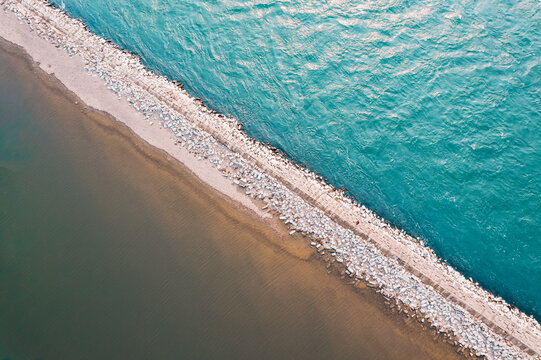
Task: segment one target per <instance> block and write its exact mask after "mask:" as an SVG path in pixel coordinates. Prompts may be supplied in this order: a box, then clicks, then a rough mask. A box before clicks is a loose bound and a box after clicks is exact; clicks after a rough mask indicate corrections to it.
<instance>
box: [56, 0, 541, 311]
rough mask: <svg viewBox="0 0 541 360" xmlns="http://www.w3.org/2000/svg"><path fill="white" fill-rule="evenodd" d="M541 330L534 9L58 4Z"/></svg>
mask: <svg viewBox="0 0 541 360" xmlns="http://www.w3.org/2000/svg"><path fill="white" fill-rule="evenodd" d="M52 3H54V4H55V5H57V6H59V7H63V8H65V10H66V11H68V12H69V13H70V14H72V15H73V16H75V17H79V18H81V19H82V20H83V21H84V22H85V23H86V24H87V25H88V26H89V28H90V29H91V30H92V31H94V32H96V33H97V34H99V35H102V36H104V37H106V38H110V39H112V40H113V41H114V42H116V43H117V44H119V45H120V46H121V47H123V48H125V49H127V50H130V51H132V52H134V53H135V54H137V55H139V56H140V57H141V58H142V60H143V62H144V63H145V64H146V65H147V66H148V67H149V68H151V69H152V70H154V71H155V72H157V73H159V74H163V75H166V76H167V77H169V78H170V79H174V80H177V81H180V82H182V83H183V84H184V85H185V88H186V89H187V90H188V92H189V93H190V94H192V95H193V96H197V97H200V98H201V99H203V101H204V102H205V103H206V104H207V105H208V106H209V107H211V108H213V109H214V110H216V111H218V112H221V113H224V114H228V115H232V116H234V117H236V118H237V119H239V121H241V122H242V123H243V124H244V126H245V128H246V130H247V132H248V133H249V134H250V135H251V136H253V137H255V138H257V139H258V140H260V141H262V142H269V143H271V144H272V145H274V146H276V147H278V148H280V149H281V150H282V151H284V152H285V153H287V154H288V156H290V157H291V158H292V159H294V160H295V161H296V162H298V163H301V164H303V165H305V166H307V167H308V168H310V169H312V170H313V171H315V172H318V173H320V174H322V175H323V176H324V177H325V178H327V179H328V180H329V181H330V182H331V183H332V184H334V185H335V186H336V187H339V188H342V187H344V188H345V189H347V191H348V192H349V193H350V194H351V196H353V197H354V198H355V199H356V200H358V201H359V202H361V203H363V204H364V205H366V206H367V207H368V208H370V209H372V210H374V211H375V212H376V213H377V214H378V215H380V216H382V217H384V218H385V219H387V220H388V221H390V222H391V223H392V224H394V225H396V226H398V227H401V228H404V229H405V230H407V231H408V232H409V233H410V234H412V235H414V236H419V237H420V238H421V239H423V240H424V241H425V242H426V243H427V244H428V245H429V246H430V247H432V248H433V249H434V250H435V251H436V252H437V253H438V255H439V256H441V257H442V258H443V259H445V260H446V261H448V262H449V263H450V264H451V265H453V266H454V267H455V268H457V269H458V270H459V271H461V272H463V273H464V274H465V275H466V276H468V277H469V276H471V277H472V278H473V279H474V280H475V281H478V282H479V283H480V284H481V285H482V286H484V287H485V288H487V289H488V290H490V291H492V292H494V293H495V294H497V295H500V296H502V297H504V298H505V299H506V300H507V301H509V302H510V303H512V304H514V305H517V306H518V307H519V308H520V309H522V310H523V311H525V312H526V313H527V314H533V315H534V316H535V317H536V318H537V319H538V320H539V319H541V297H540V296H539V294H541V281H540V279H541V239H540V237H539V230H540V226H539V224H540V223H541V195H540V194H541V180H540V179H541V95H540V93H541V92H540V89H541V87H540V80H541V66H540V61H541V35H540V34H541V32H539V29H541V5H540V3H539V2H538V1H535V0H522V1H490V0H475V1H468V2H463V1H456V0H452V1H443V0H428V1H400V0H394V1H393V0H376V1H358V0H351V1H340V0H337V1H322V0H310V1H270V0H256V1H234V0H214V1H209V0H204V1H203V0H162V1H156V0H118V1H114V2H111V1H106V0H93V1H90V2H89V1H84V0H63V1H61V0H53V1H52Z"/></svg>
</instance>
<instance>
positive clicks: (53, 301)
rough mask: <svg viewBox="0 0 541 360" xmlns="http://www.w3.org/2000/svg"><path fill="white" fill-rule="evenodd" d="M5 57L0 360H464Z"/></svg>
mask: <svg viewBox="0 0 541 360" xmlns="http://www.w3.org/2000/svg"><path fill="white" fill-rule="evenodd" d="M286 235H287V232H286V231H285V229H282V228H280V227H279V226H278V227H276V226H275V227H274V228H273V227H272V226H270V225H269V224H268V223H266V222H263V221H262V220H261V219H258V218H255V217H252V216H251V215H250V214H248V213H246V212H244V211H243V210H240V209H237V208H236V206H235V205H234V204H232V203H231V202H229V201H227V200H225V199H223V198H222V197H220V196H218V195H217V194H215V193H214V192H213V191H212V190H211V189H210V188H209V187H208V186H206V185H204V184H201V183H200V182H199V181H198V180H197V179H195V178H194V177H193V176H192V175H191V174H189V173H188V172H187V171H185V170H184V169H183V168H182V167H181V166H179V165H178V164H175V163H173V162H171V161H169V160H167V159H166V157H165V156H164V155H163V154H162V153H161V152H160V151H157V150H155V149H151V148H150V147H148V146H147V145H145V144H143V143H141V142H140V141H139V140H138V139H136V138H135V137H134V136H133V135H132V134H131V133H130V131H129V130H127V129H125V128H124V127H121V126H119V125H118V124H116V123H114V122H113V121H112V120H111V119H110V118H109V117H107V116H105V115H103V114H99V113H97V112H94V111H92V110H90V109H86V108H85V107H84V105H83V104H78V103H76V99H75V98H74V97H73V96H72V95H70V94H68V93H66V92H65V91H64V89H63V88H62V87H61V86H59V85H58V84H57V83H56V82H54V81H52V79H50V78H48V77H47V76H46V75H44V73H42V72H41V71H36V70H35V69H33V67H32V64H31V63H30V62H29V61H28V60H26V59H25V58H23V56H22V53H21V51H20V50H16V49H14V48H13V47H11V46H8V44H6V43H1V46H0V358H1V359H98V358H101V359H150V358H153V359H455V358H458V355H457V354H456V352H455V350H454V348H452V347H451V346H450V345H447V344H444V343H442V342H439V341H436V340H434V339H433V337H432V335H431V332H430V331H425V330H421V328H420V327H419V326H418V325H417V324H415V323H412V322H411V321H410V320H408V319H406V318H405V317H403V316H401V315H396V314H393V313H391V312H390V311H389V310H387V309H386V307H385V305H384V304H383V301H382V299H381V298H380V297H379V295H376V294H374V293H372V292H371V290H370V289H364V290H356V289H354V288H353V287H352V286H348V285H346V284H345V282H344V281H343V280H341V279H339V278H338V277H337V276H335V275H333V274H329V272H328V270H327V269H326V267H325V264H324V263H323V262H322V261H321V260H320V259H319V258H318V256H316V255H315V254H314V252H313V250H312V249H311V248H310V247H309V246H308V245H307V240H306V239H302V238H296V239H292V238H290V237H288V236H286Z"/></svg>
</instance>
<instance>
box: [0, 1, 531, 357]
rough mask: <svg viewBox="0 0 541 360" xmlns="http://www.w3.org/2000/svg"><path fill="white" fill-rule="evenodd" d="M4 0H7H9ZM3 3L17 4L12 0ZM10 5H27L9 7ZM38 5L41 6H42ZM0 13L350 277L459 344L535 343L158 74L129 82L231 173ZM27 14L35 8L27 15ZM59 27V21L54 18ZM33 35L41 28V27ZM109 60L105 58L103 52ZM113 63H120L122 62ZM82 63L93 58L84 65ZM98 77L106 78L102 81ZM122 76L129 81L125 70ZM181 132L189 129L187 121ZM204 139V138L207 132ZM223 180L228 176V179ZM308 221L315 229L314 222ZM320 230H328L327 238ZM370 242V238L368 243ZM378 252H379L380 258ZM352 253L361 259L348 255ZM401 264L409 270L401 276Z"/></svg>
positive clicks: (150, 135) (91, 92) (35, 53)
mask: <svg viewBox="0 0 541 360" xmlns="http://www.w3.org/2000/svg"><path fill="white" fill-rule="evenodd" d="M5 2H6V3H10V4H11V3H12V2H11V1H5ZM1 3H2V2H1V1H0V4H1ZM13 3H14V4H16V5H17V4H19V3H18V2H13ZM34 5H36V6H38V7H39V6H43V4H42V3H40V2H36V3H35V4H34ZM19 9H23V10H24V9H28V8H27V7H19ZM42 10H44V11H45V9H42ZM24 11H27V10H24ZM0 14H2V15H0V16H2V21H0V36H2V37H4V38H6V39H8V40H10V41H12V42H14V43H16V44H18V45H20V46H22V47H23V48H25V49H26V50H27V51H28V53H29V54H30V56H31V57H32V58H33V59H34V60H35V61H36V62H38V63H39V64H40V65H39V66H40V67H41V68H42V69H43V70H45V71H46V72H48V73H50V74H54V75H55V76H56V77H57V78H58V79H59V80H60V81H61V82H62V83H63V84H64V85H65V86H66V87H67V88H69V89H70V90H72V91H74V92H75V93H76V94H77V95H78V96H79V97H80V98H81V99H82V100H83V101H84V102H85V103H87V104H88V105H89V106H92V107H95V108H97V109H100V110H103V111H106V112H108V113H110V114H111V115H113V116H114V117H115V118H116V119H118V120H119V121H122V122H123V123H125V124H126V125H127V126H129V127H130V128H131V129H133V131H134V132H135V133H137V134H138V135H139V136H140V137H141V138H142V139H144V140H145V141H147V142H148V143H149V144H151V145H154V146H156V147H158V148H161V149H163V150H165V151H166V152H167V154H169V155H170V156H172V157H173V158H176V159H177V160H180V161H181V162H182V163H184V164H185V166H186V167H188V168H189V169H190V170H191V171H192V172H193V173H194V174H196V175H197V176H198V177H199V178H200V179H202V180H203V181H205V182H206V183H208V184H210V185H211V186H212V187H214V188H215V189H217V190H219V191H220V192H221V193H223V194H225V195H226V196H228V197H229V198H231V199H233V200H234V201H236V202H237V203H240V204H242V206H244V207H245V208H247V209H249V210H250V211H252V212H254V213H256V214H258V215H260V216H262V217H268V216H269V214H268V213H267V212H266V211H263V210H261V209H260V207H259V206H258V204H257V202H255V201H254V200H253V198H254V197H256V198H260V199H262V200H265V201H266V204H267V206H268V204H272V205H273V206H275V208H274V210H275V211H278V212H279V213H280V211H282V213H280V214H281V218H282V220H284V221H286V223H289V224H290V225H291V226H292V227H293V228H294V230H299V231H303V232H305V233H307V234H311V235H312V237H314V240H317V241H318V242H320V243H314V245H316V246H317V248H318V249H321V250H322V251H324V250H323V249H326V251H330V252H331V253H333V252H334V253H333V255H335V256H336V257H337V259H339V260H340V261H341V262H345V263H346V265H347V267H348V272H349V274H351V275H352V276H354V277H357V278H358V279H359V280H368V281H369V282H373V284H374V286H377V287H380V291H381V292H382V293H383V294H385V295H387V296H389V297H392V298H395V299H396V301H397V302H399V303H404V304H406V305H408V306H410V307H415V308H418V310H419V312H420V313H421V314H422V316H426V317H427V318H428V319H430V320H431V321H432V322H433V323H434V324H435V325H437V327H438V328H439V329H441V330H445V331H449V332H452V333H453V334H454V336H455V337H456V338H457V339H458V340H459V342H460V343H461V344H462V345H464V346H467V347H470V348H472V349H474V350H475V351H478V352H479V353H481V354H484V355H486V356H489V357H495V358H497V357H502V358H513V357H528V355H527V353H529V354H530V355H533V354H535V353H536V352H537V353H539V352H540V350H539V349H540V348H541V344H540V341H539V334H540V333H541V332H540V328H539V324H537V323H536V322H535V321H534V320H533V319H531V318H526V317H525V316H524V314H521V313H520V312H518V310H516V309H509V307H508V305H507V304H505V302H503V301H501V299H495V298H494V297H493V296H491V294H489V293H487V292H485V291H484V290H482V289H480V288H478V287H476V286H475V284H473V283H472V282H469V281H467V280H466V279H464V278H463V277H462V276H461V275H460V274H458V273H457V272H456V271H454V270H453V269H451V268H449V267H447V266H445V265H443V264H441V263H439V262H438V261H437V259H436V258H435V256H434V254H433V253H432V252H430V251H429V250H428V249H427V248H424V247H423V246H422V244H421V245H419V244H418V243H416V242H414V241H413V239H411V238H409V237H408V236H407V235H405V234H403V233H402V232H400V231H398V230H396V229H390V228H389V227H388V226H386V224H385V223H384V222H381V221H380V220H379V219H377V218H376V217H374V216H373V214H371V213H370V212H367V211H366V209H364V208H362V207H359V206H357V205H356V204H354V203H352V202H351V201H350V200H349V199H347V198H344V197H343V196H341V195H340V194H338V193H336V192H334V190H333V189H332V188H331V187H328V186H326V185H324V184H321V183H320V182H319V181H318V179H317V178H315V177H313V176H311V174H310V173H307V172H305V171H304V170H303V169H299V168H297V167H295V166H294V165H292V164H290V163H288V162H287V161H283V159H281V158H280V157H279V156H278V157H276V158H275V157H273V155H272V152H271V151H270V150H269V149H266V148H264V147H263V148H262V147H260V146H259V145H257V144H256V143H254V145H253V146H252V145H250V144H251V142H250V139H245V138H243V135H242V134H240V135H239V134H237V133H235V131H234V129H233V132H232V133H229V132H228V130H227V129H229V127H230V125H231V124H233V122H230V121H226V122H225V123H220V122H219V119H220V118H219V116H207V115H204V116H203V115H202V114H204V112H201V111H202V110H200V109H198V108H194V107H193V104H192V103H191V102H190V101H192V100H191V99H188V98H184V97H183V96H185V95H184V94H182V93H180V94H177V93H175V91H174V90H172V89H171V88H169V87H167V86H168V85H167V84H166V83H164V80H163V79H158V78H156V79H153V78H152V77H147V76H146V75H145V76H142V77H137V76H135V77H134V79H137V82H139V85H137V86H142V87H143V88H145V91H147V92H148V94H150V96H154V98H155V99H158V101H165V102H168V101H170V102H172V104H171V106H172V110H171V111H172V112H174V111H179V112H180V113H183V116H185V117H186V118H187V120H188V121H191V120H194V119H195V120H194V121H195V123H196V124H199V125H200V126H201V127H202V128H203V129H204V130H207V131H208V132H210V133H211V134H214V135H216V136H218V139H219V140H220V141H222V142H223V144H226V145H227V146H226V148H227V147H228V148H229V149H225V150H224V154H226V153H227V151H231V150H235V151H237V152H239V151H240V154H241V155H242V156H243V157H244V159H243V160H242V161H238V163H235V165H234V166H237V165H238V166H239V167H240V168H241V171H240V173H241V174H240V175H238V174H236V175H235V176H232V175H231V173H227V174H226V175H227V176H226V177H224V176H222V172H224V168H223V167H221V162H219V161H221V160H217V161H218V162H219V164H218V165H217V164H216V163H214V164H212V163H209V162H208V161H206V160H205V159H204V158H205V157H207V155H208V152H205V151H201V150H200V149H195V150H192V147H193V139H192V138H189V139H188V140H187V141H184V144H185V145H186V144H187V145H190V146H189V147H188V146H187V147H182V146H179V145H178V144H177V140H178V138H179V134H178V133H174V134H173V133H172V132H171V131H169V130H168V129H165V128H163V127H161V126H160V125H161V123H160V122H159V119H155V118H154V117H152V118H149V116H148V111H146V109H143V113H145V112H146V113H147V116H144V115H143V114H142V113H141V112H138V111H135V110H134V108H133V106H130V105H134V104H133V102H130V98H129V97H130V93H129V92H128V93H127V96H124V97H120V96H119V97H117V96H116V95H115V94H113V93H112V92H110V91H109V90H110V89H109V88H111V89H112V90H113V91H115V92H117V93H118V94H121V93H123V92H124V95H126V88H125V87H124V86H125V85H123V83H121V82H117V81H116V80H114V79H113V80H114V81H112V82H111V81H109V80H110V79H111V77H110V74H107V73H106V71H105V70H104V68H99V69H98V68H97V67H96V66H98V67H99V66H100V64H98V65H96V66H95V65H92V64H90V65H89V63H88V59H87V60H85V61H83V58H82V57H79V56H69V55H68V53H66V51H68V52H75V53H77V51H83V52H84V51H86V50H81V49H77V50H74V49H71V48H69V47H67V46H66V45H65V44H63V43H58V45H57V46H56V47H55V46H54V45H52V44H51V43H50V42H49V41H46V40H44V39H42V38H40V37H39V36H36V34H35V32H34V33H31V32H29V31H28V28H27V25H25V24H19V23H18V21H17V19H16V17H15V16H14V15H13V14H10V13H3V12H0ZM19 15H21V13H20V14H19ZM27 15H28V14H27ZM29 16H34V17H35V16H36V14H32V15H29ZM55 16H57V15H55ZM62 16H64V15H61V16H60V17H59V18H58V19H62V20H61V21H60V22H63V21H66V22H69V19H68V18H67V17H66V18H65V19H64V18H62ZM58 19H57V20H58ZM55 21H56V20H55ZM66 24H67V23H66ZM34 25H35V24H34ZM60 26H63V25H62V24H60ZM65 26H67V27H69V26H82V25H77V24H70V25H65ZM41 35H42V37H43V36H44V34H43V33H42V34H41ZM55 36H57V35H54V34H53V35H49V34H45V37H49V40H54V39H55ZM85 36H90V35H88V34H87V33H85V32H84V31H78V33H77V34H76V35H75V34H74V37H77V38H81V37H83V38H84V37H85ZM88 39H90V37H89V38H88ZM90 43H91V41H90V40H89V44H90ZM103 46H104V48H103V49H106V51H105V52H103V51H102V55H103V59H102V60H104V61H105V62H106V61H108V56H109V54H113V53H115V51H118V50H115V49H114V48H108V47H107V46H108V45H106V44H104V45H103ZM72 50H73V51H72ZM100 51H101V50H100ZM114 59H117V57H115V58H114ZM109 60H111V61H113V58H110V59H109ZM118 65H120V66H121V67H122V66H123V65H122V64H117V66H118ZM89 66H90V67H92V66H94V67H93V68H91V69H89ZM130 66H131V65H130ZM130 66H128V67H127V69H126V71H127V73H129V72H130V71H132V70H131V69H130ZM85 68H86V69H88V70H90V71H94V72H95V73H98V74H100V77H101V78H100V77H93V76H91V75H90V73H88V72H86V71H85ZM117 70H118V69H117ZM104 71H105V72H104ZM134 74H135V73H134ZM103 79H106V80H107V79H109V80H108V84H107V85H106V83H105V82H104V81H103ZM127 81H130V80H129V79H127ZM141 81H147V82H148V85H144V83H143V84H142V85H141ZM162 83H163V84H165V85H164V86H165V88H164V89H160V86H162V85H163V84H162ZM173 89H174V86H173ZM157 93H158V94H159V95H157ZM163 94H167V98H165V99H163V98H161V97H162V96H163ZM179 96H180V97H179ZM126 99H127V100H128V101H126ZM192 102H193V101H192ZM210 114H211V113H210ZM150 115H151V116H154V115H152V111H150ZM149 119H150V121H149ZM162 119H163V117H162ZM152 120H154V122H155V123H153V121H152ZM169 120H170V117H169V114H166V117H165V120H164V121H163V123H162V124H165V125H167V124H168V123H170V121H169ZM224 121H225V120H224ZM220 126H222V128H220ZM224 126H225V127H224ZM215 127H216V128H215ZM217 129H225V130H226V131H222V132H221V133H220V131H221V130H217ZM189 131H190V133H189V134H190V136H192V135H193V134H194V132H193V130H192V129H190V130H189ZM216 131H218V133H216ZM175 135H176V136H175ZM220 135H222V136H220ZM206 136H208V134H207V135H204V136H203V138H201V136H200V135H199V134H195V138H196V139H199V140H198V142H197V144H204V145H205V146H207V145H206V143H205V141H207V140H208V139H207V138H206ZM224 136H225V137H224ZM210 142H211V143H212V141H210ZM214 143H215V142H214ZM220 146H223V145H222V144H219V143H217V144H216V149H221V148H220ZM214 150H215V149H214ZM214 150H213V151H214ZM198 151H199V152H198ZM194 154H195V156H194ZM227 156H229V155H226V157H227ZM222 159H223V158H222ZM244 160H246V161H247V162H248V163H249V162H250V161H251V162H252V163H251V165H249V166H250V169H252V168H254V169H255V168H259V170H256V172H255V175H254V172H253V171H252V170H250V171H251V172H250V171H248V172H247V171H244V170H245V169H244V167H246V166H247V165H246V163H245V162H244ZM253 166H255V167H253ZM220 170H222V171H220ZM226 172H227V169H226ZM269 174H270V175H271V176H273V177H274V180H272V179H270V178H268V176H267V175H269ZM261 177H263V178H265V179H264V180H265V181H267V179H269V180H268V181H270V182H272V181H276V180H278V181H281V183H282V184H284V185H285V188H283V189H282V187H281V186H282V185H279V189H280V191H283V192H284V194H286V195H284V196H285V197H286V198H287V196H290V197H291V196H297V198H294V199H293V202H290V203H292V204H294V206H293V207H292V206H291V205H290V206H289V208H284V207H283V203H276V201H275V200H274V199H272V197H270V196H269V194H268V189H265V188H261V187H258V186H257V181H258V180H260V178H261ZM232 180H234V181H233V182H232ZM269 184H270V183H269ZM272 184H274V183H272ZM272 186H276V185H272ZM239 187H240V188H248V189H249V192H250V193H249V195H250V194H251V195H252V197H248V196H246V195H245V194H246V193H245V192H244V191H241V190H239ZM299 197H300V198H299ZM301 198H302V199H301ZM267 200H268V201H267ZM288 201H289V200H288ZM303 201H306V203H308V204H311V205H313V206H314V207H315V208H314V209H315V210H310V209H308V208H307V207H306V205H305V203H304V202H303ZM295 204H296V205H295ZM295 206H296V207H295ZM293 208H294V209H297V210H298V209H299V208H300V209H302V212H303V213H302V214H300V215H299V214H298V213H299V211H293V213H292V211H291V209H293ZM310 211H312V212H313V214H312V215H310V214H311V213H310ZM318 211H319V213H318ZM326 216H328V217H329V220H325V221H323V224H313V223H310V221H311V220H313V219H319V218H323V217H326ZM306 219H308V220H310V221H308V222H309V223H310V224H308V225H309V226H308V225H306V224H305V222H304V220H306ZM330 219H332V220H333V221H335V223H333V222H332V221H331V220H330ZM356 220H357V221H360V222H361V226H360V227H359V228H355V227H354V226H353V224H354V223H355V221H356ZM310 226H312V228H311V227H310ZM314 226H316V227H318V228H319V229H321V230H314ZM359 229H360V230H359ZM324 234H327V235H324ZM327 236H329V237H330V239H327ZM365 240H368V242H366V243H365ZM374 245H376V247H375V248H374ZM382 254H386V255H387V256H386V257H384V256H382ZM359 259H362V261H361V262H359V263H356V262H358V261H359ZM371 262H373V264H371ZM367 264H368V265H367ZM408 272H409V275H407V274H408ZM397 274H398V275H397ZM403 290H406V294H403V293H404V291H403ZM523 351H524V352H523Z"/></svg>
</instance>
